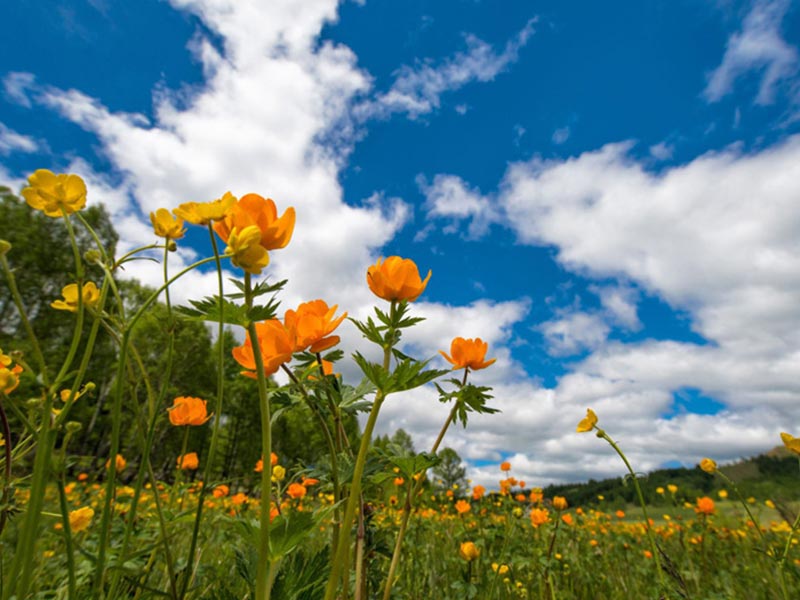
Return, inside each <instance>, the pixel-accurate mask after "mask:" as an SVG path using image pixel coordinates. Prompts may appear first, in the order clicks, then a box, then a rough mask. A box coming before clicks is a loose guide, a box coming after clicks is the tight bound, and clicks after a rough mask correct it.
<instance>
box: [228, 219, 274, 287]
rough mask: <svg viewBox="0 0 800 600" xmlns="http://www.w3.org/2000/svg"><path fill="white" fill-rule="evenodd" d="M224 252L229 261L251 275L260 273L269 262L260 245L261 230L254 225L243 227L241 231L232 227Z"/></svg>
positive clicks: (266, 253)
mask: <svg viewBox="0 0 800 600" xmlns="http://www.w3.org/2000/svg"><path fill="white" fill-rule="evenodd" d="M225 254H227V255H228V256H230V257H231V262H232V263H233V264H234V265H236V266H237V267H239V268H241V269H244V270H245V271H247V272H248V273H252V274H253V275H260V274H261V270H262V269H263V268H264V267H266V266H267V265H268V264H269V253H268V252H267V250H266V249H265V248H264V246H262V245H261V230H260V229H259V228H258V227H256V226H255V225H250V226H249V227H245V228H244V229H243V230H242V231H241V232H240V231H239V230H238V229H237V228H236V227H234V228H233V229H232V230H231V232H230V235H229V236H228V247H227V248H225Z"/></svg>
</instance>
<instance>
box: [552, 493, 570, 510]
mask: <svg viewBox="0 0 800 600" xmlns="http://www.w3.org/2000/svg"><path fill="white" fill-rule="evenodd" d="M567 506H568V505H567V499H566V498H564V497H563V496H553V508H555V509H556V510H567Z"/></svg>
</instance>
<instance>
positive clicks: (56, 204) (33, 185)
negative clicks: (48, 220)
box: [22, 169, 86, 217]
mask: <svg viewBox="0 0 800 600" xmlns="http://www.w3.org/2000/svg"><path fill="white" fill-rule="evenodd" d="M22 197H23V198H25V201H26V202H27V203H28V205H30V207H31V208H35V209H36V210H41V211H43V212H44V214H45V215H47V216H48V217H60V216H61V214H62V213H61V211H62V210H63V211H64V212H65V213H66V214H68V215H71V214H72V213H74V212H77V211H79V210H81V209H82V208H83V207H84V206H86V184H85V183H84V182H83V179H81V178H80V177H79V176H78V175H74V174H60V175H56V174H55V173H53V172H52V171H48V170H47V169H38V170H36V171H34V173H33V175H31V176H30V177H28V187H26V188H24V189H23V190H22Z"/></svg>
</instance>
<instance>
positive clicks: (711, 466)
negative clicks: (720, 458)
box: [700, 458, 717, 474]
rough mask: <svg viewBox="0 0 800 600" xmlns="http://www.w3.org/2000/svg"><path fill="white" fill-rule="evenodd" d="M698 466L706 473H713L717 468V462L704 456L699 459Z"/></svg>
mask: <svg viewBox="0 0 800 600" xmlns="http://www.w3.org/2000/svg"><path fill="white" fill-rule="evenodd" d="M700 468H701V469H703V471H705V472H706V473H709V474H711V473H713V472H714V471H716V470H717V463H716V462H715V461H713V460H712V459H710V458H704V459H703V460H701V461H700Z"/></svg>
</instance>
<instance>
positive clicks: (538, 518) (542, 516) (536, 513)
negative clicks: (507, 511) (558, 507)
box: [531, 508, 550, 528]
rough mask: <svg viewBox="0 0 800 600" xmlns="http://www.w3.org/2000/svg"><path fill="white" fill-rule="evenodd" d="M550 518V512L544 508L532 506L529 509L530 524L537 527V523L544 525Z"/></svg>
mask: <svg viewBox="0 0 800 600" xmlns="http://www.w3.org/2000/svg"><path fill="white" fill-rule="evenodd" d="M549 520H550V513H549V512H548V511H547V509H546V508H534V509H533V510H531V525H533V527H534V528H538V527H539V525H544V524H545V523H547V522H548V521H549Z"/></svg>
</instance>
